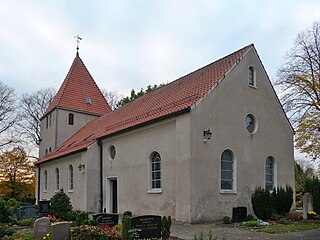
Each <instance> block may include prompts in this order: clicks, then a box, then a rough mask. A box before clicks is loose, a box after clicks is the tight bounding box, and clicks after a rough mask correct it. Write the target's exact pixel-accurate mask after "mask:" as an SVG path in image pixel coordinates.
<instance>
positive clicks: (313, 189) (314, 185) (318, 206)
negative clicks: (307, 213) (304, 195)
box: [304, 178, 320, 215]
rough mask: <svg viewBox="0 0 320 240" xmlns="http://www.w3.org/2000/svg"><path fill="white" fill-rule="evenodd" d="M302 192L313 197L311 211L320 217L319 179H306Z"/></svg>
mask: <svg viewBox="0 0 320 240" xmlns="http://www.w3.org/2000/svg"><path fill="white" fill-rule="evenodd" d="M304 192H310V193H311V194H312V197H313V211H315V212H316V213H317V214H318V215H320V179H319V178H313V179H306V180H305V182H304Z"/></svg>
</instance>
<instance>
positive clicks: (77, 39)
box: [74, 34, 82, 52]
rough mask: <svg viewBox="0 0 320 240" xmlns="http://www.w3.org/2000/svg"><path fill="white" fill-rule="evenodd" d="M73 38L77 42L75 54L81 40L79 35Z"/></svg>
mask: <svg viewBox="0 0 320 240" xmlns="http://www.w3.org/2000/svg"><path fill="white" fill-rule="evenodd" d="M74 38H75V39H76V41H77V52H78V51H79V43H80V40H82V38H81V37H80V36H79V34H78V35H77V36H74Z"/></svg>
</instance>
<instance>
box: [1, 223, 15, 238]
mask: <svg viewBox="0 0 320 240" xmlns="http://www.w3.org/2000/svg"><path fill="white" fill-rule="evenodd" d="M14 232H15V230H14V228H13V227H9V226H7V225H0V237H4V236H5V235H7V236H11V235H12V234H13V233H14Z"/></svg>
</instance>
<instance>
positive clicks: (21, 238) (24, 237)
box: [8, 232, 36, 240]
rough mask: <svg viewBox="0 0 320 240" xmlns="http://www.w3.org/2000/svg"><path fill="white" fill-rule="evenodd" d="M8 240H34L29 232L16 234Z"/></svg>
mask: <svg viewBox="0 0 320 240" xmlns="http://www.w3.org/2000/svg"><path fill="white" fill-rule="evenodd" d="M8 240H36V238H35V237H34V236H33V234H32V233H31V232H16V233H14V234H12V236H11V237H9V238H8Z"/></svg>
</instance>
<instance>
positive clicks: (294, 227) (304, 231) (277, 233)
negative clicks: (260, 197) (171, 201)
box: [0, 220, 320, 240]
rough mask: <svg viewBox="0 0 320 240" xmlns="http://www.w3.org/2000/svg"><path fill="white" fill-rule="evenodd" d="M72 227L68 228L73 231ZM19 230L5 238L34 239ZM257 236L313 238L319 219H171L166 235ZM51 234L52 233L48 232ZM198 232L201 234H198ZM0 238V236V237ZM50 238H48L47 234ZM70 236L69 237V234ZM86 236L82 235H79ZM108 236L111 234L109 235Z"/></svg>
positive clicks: (319, 234) (175, 238) (319, 230)
mask: <svg viewBox="0 0 320 240" xmlns="http://www.w3.org/2000/svg"><path fill="white" fill-rule="evenodd" d="M73 229H74V228H71V231H73ZM16 230H17V231H18V232H20V233H21V234H15V235H13V237H11V238H7V239H9V240H13V239H20V240H35V239H36V238H34V237H33V236H34V234H33V227H32V226H24V227H21V226H20V227H19V226H18V227H16ZM210 231H211V234H212V239H217V240H222V239H224V240H229V239H230V240H232V239H258V240H267V239H268V240H279V239H281V240H296V239H303V240H316V239H320V221H319V220H308V221H303V220H302V221H298V222H294V221H292V222H288V223H286V224H284V223H283V224H280V223H278V224H275V225H271V226H267V227H247V226H243V225H242V224H241V223H232V224H224V223H223V222H222V221H219V222H215V223H210V224H209V223H207V224H188V223H181V222H173V223H172V225H171V234H170V239H172V240H179V239H186V240H188V239H198V240H202V239H209V238H208V237H209V233H210ZM51 234H52V233H51ZM201 234H202V236H203V238H202V239H201V238H200V235H201ZM195 236H196V237H195ZM0 239H2V238H0ZM49 239H52V238H49ZM72 239H73V238H72ZM83 239H86V238H83ZM110 239H112V238H110Z"/></svg>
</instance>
